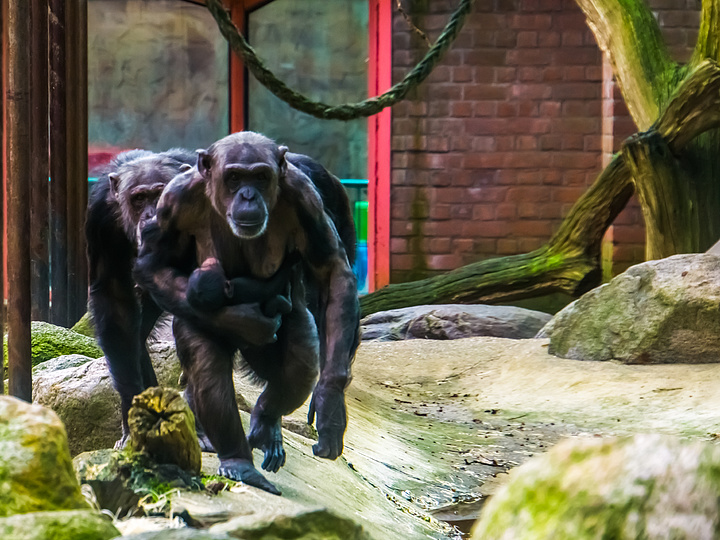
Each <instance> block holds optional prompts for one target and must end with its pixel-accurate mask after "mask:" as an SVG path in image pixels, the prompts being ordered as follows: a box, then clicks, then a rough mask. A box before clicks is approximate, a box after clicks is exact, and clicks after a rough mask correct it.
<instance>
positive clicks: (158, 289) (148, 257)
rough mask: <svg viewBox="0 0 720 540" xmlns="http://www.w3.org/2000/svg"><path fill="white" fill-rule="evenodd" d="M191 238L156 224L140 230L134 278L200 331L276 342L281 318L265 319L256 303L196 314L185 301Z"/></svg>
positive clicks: (163, 305) (259, 342)
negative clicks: (140, 235) (139, 243)
mask: <svg viewBox="0 0 720 540" xmlns="http://www.w3.org/2000/svg"><path fill="white" fill-rule="evenodd" d="M192 241H193V240H192V238H190V237H188V236H187V235H183V234H181V233H171V232H165V231H162V230H161V229H160V227H159V226H158V225H157V223H152V224H150V225H148V226H147V227H146V228H145V229H144V230H143V238H142V247H141V249H140V254H139V255H138V259H137V261H136V263H135V268H134V270H133V276H134V278H135V280H136V281H137V283H138V285H140V286H141V287H142V288H143V289H144V290H146V291H147V292H148V293H149V294H150V295H151V296H152V298H153V300H155V302H156V303H157V304H158V306H160V307H161V308H162V309H164V310H165V311H168V312H169V313H172V314H173V315H175V316H177V317H182V318H185V319H187V320H188V321H190V322H192V323H193V324H195V325H197V326H198V327H200V328H204V329H206V330H210V331H212V332H214V333H217V334H221V335H227V334H230V335H239V336H240V337H241V338H242V339H243V340H245V341H246V342H247V343H250V344H252V345H264V344H266V343H270V342H272V341H274V340H275V333H276V332H277V330H278V328H279V327H280V317H279V316H277V317H273V318H270V317H265V316H264V315H263V313H262V312H261V310H260V306H259V305H258V304H257V303H252V304H247V303H246V304H239V305H234V306H227V307H224V308H222V309H220V310H218V311H216V312H214V313H206V312H199V311H196V310H195V309H193V307H192V306H191V305H190V304H189V303H188V301H187V288H188V277H189V274H190V272H189V271H188V270H187V268H188V265H189V264H192V261H193V260H194V250H193V249H192Z"/></svg>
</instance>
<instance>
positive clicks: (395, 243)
mask: <svg viewBox="0 0 720 540" xmlns="http://www.w3.org/2000/svg"><path fill="white" fill-rule="evenodd" d="M407 251H408V242H407V239H405V238H391V239H390V253H407Z"/></svg>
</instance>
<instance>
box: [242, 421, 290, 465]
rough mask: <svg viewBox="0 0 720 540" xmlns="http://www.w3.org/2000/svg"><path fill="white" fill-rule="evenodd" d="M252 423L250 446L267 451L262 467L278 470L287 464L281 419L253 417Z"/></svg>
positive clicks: (249, 436)
mask: <svg viewBox="0 0 720 540" xmlns="http://www.w3.org/2000/svg"><path fill="white" fill-rule="evenodd" d="M251 424H252V425H251V426H250V435H248V442H249V443H250V447H251V448H260V449H261V450H262V451H263V452H264V453H265V459H263V462H262V465H261V467H262V468H263V469H264V470H266V471H270V472H278V471H279V470H280V467H282V466H283V465H285V449H284V448H283V440H282V426H281V424H280V419H278V420H270V419H265V418H253V419H252V421H251Z"/></svg>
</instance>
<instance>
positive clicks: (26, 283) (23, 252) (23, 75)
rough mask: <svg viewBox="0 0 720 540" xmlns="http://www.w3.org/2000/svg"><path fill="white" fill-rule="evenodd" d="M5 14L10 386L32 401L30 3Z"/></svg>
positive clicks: (13, 3)
mask: <svg viewBox="0 0 720 540" xmlns="http://www.w3.org/2000/svg"><path fill="white" fill-rule="evenodd" d="M7 13H8V18H7V36H8V37H7V44H8V46H7V49H6V53H7V79H6V80H7V92H6V94H5V102H6V104H7V115H8V117H7V171H8V178H7V197H8V205H7V206H8V234H7V237H8V281H9V283H10V284H11V286H10V287H9V290H8V366H9V372H10V375H9V379H10V385H9V391H10V394H11V395H13V396H16V397H18V398H21V399H24V400H26V401H30V400H31V399H32V361H31V349H30V275H31V272H30V242H28V233H29V231H30V183H29V182H28V178H30V174H31V167H30V162H31V159H30V158H31V156H30V149H31V145H30V69H29V66H28V58H30V50H31V47H30V3H29V2H27V0H9V1H8V11H7Z"/></svg>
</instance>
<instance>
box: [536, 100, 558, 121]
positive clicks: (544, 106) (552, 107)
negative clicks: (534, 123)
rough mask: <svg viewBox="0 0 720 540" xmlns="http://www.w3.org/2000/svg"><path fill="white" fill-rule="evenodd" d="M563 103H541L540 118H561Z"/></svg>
mask: <svg viewBox="0 0 720 540" xmlns="http://www.w3.org/2000/svg"><path fill="white" fill-rule="evenodd" d="M560 110H561V103H560V102H559V101H543V102H542V103H540V116H545V117H555V116H560Z"/></svg>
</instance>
